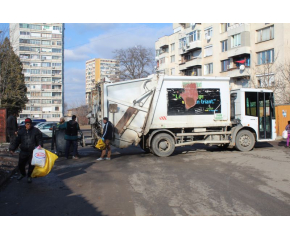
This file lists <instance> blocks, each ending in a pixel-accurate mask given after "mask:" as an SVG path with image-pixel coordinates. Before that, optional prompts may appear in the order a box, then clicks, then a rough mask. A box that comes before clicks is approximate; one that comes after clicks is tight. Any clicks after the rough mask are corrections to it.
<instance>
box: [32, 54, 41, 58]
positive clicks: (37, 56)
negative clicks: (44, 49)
mask: <svg viewBox="0 0 290 240" xmlns="http://www.w3.org/2000/svg"><path fill="white" fill-rule="evenodd" d="M30 58H31V59H40V56H39V55H36V54H31V55H30Z"/></svg>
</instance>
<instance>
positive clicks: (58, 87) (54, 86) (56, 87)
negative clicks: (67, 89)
mask: <svg viewBox="0 0 290 240" xmlns="http://www.w3.org/2000/svg"><path fill="white" fill-rule="evenodd" d="M52 89H58V90H61V85H52Z"/></svg>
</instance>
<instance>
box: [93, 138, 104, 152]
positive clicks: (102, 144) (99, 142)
mask: <svg viewBox="0 0 290 240" xmlns="http://www.w3.org/2000/svg"><path fill="white" fill-rule="evenodd" d="M95 147H96V148H98V149H100V150H104V149H105V148H106V144H105V143H104V141H103V140H102V139H99V141H98V142H97V144H96V146H95Z"/></svg>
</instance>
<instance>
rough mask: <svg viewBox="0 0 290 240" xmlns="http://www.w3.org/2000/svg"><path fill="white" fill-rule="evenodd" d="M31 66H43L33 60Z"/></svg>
mask: <svg viewBox="0 0 290 240" xmlns="http://www.w3.org/2000/svg"><path fill="white" fill-rule="evenodd" d="M30 66H32V67H41V63H36V62H32V63H30Z"/></svg>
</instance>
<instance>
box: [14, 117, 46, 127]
mask: <svg viewBox="0 0 290 240" xmlns="http://www.w3.org/2000/svg"><path fill="white" fill-rule="evenodd" d="M45 122H46V119H32V125H33V126H36V125H37V124H40V123H45ZM23 127H25V121H21V122H20V124H18V129H21V128H23Z"/></svg>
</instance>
